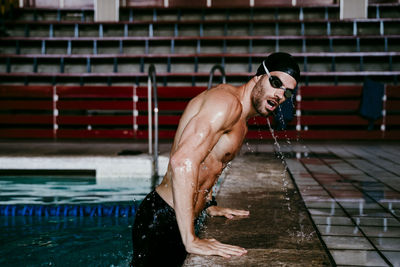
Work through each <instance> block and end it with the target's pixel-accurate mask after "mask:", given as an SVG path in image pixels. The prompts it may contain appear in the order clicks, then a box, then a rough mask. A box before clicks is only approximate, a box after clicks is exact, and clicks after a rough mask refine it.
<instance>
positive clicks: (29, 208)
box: [0, 203, 137, 217]
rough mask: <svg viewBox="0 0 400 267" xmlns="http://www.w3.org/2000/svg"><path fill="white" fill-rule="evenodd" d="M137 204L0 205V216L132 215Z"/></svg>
mask: <svg viewBox="0 0 400 267" xmlns="http://www.w3.org/2000/svg"><path fill="white" fill-rule="evenodd" d="M136 210H137V204H136V203H135V204H133V205H97V206H90V205H73V206H72V205H57V206H55V205H0V216H45V217H49V216H63V217H67V216H90V217H109V216H115V217H133V216H135V214H136Z"/></svg>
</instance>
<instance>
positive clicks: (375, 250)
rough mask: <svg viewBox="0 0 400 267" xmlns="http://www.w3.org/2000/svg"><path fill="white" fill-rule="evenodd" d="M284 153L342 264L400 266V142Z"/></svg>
mask: <svg viewBox="0 0 400 267" xmlns="http://www.w3.org/2000/svg"><path fill="white" fill-rule="evenodd" d="M282 152H284V154H289V155H292V157H291V158H287V159H286V163H287V166H288V169H289V171H290V173H291V174H292V177H293V178H294V181H295V183H296V185H297V187H298V189H299V191H300V193H301V196H302V198H303V200H304V202H305V204H306V207H307V208H308V211H309V213H310V214H311V216H312V219H313V221H314V223H315V225H316V227H317V228H318V231H319V233H320V235H321V236H322V240H323V242H324V243H325V245H326V247H327V248H328V249H329V252H330V254H331V255H332V257H333V259H334V260H335V262H336V264H337V265H338V266H353V265H357V266H400V193H399V191H400V183H399V182H400V177H399V174H400V165H399V162H400V145H399V144H397V143H391V144H357V145H355V144H346V145H344V144H343V145H342V144H335V145H332V144H329V145H328V144H326V145H324V144H320V145H315V144H314V145H311V144H310V145H307V146H300V145H298V146H291V147H285V148H283V149H282ZM293 156H294V157H293Z"/></svg>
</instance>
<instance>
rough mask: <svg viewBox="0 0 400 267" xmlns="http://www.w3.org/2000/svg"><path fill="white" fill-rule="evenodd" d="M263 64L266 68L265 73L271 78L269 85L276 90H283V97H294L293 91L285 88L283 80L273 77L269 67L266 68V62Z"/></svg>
mask: <svg viewBox="0 0 400 267" xmlns="http://www.w3.org/2000/svg"><path fill="white" fill-rule="evenodd" d="M262 64H263V66H264V69H265V72H266V73H267V75H268V77H269V78H268V80H269V83H270V84H271V86H272V87H274V88H277V89H282V90H283V92H284V93H283V95H284V96H285V98H286V99H288V98H290V97H292V95H293V90H291V89H288V88H286V87H284V86H283V83H282V81H281V79H279V78H278V77H277V76H273V75H271V74H270V73H269V71H268V69H267V67H266V66H265V60H264V61H263V63H262Z"/></svg>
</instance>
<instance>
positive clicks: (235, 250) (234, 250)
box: [215, 241, 247, 256]
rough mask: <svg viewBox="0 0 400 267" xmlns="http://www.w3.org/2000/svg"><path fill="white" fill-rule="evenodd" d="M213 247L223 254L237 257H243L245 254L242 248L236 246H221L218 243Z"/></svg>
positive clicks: (221, 244) (245, 251)
mask: <svg viewBox="0 0 400 267" xmlns="http://www.w3.org/2000/svg"><path fill="white" fill-rule="evenodd" d="M217 242H218V241H217ZM215 245H216V247H217V248H218V249H219V250H223V251H224V253H228V254H230V255H238V256H239V255H243V254H245V253H247V250H245V249H244V248H241V247H238V246H233V245H228V244H223V243H220V242H218V243H217V244H215Z"/></svg>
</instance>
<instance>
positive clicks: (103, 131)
mask: <svg viewBox="0 0 400 267" xmlns="http://www.w3.org/2000/svg"><path fill="white" fill-rule="evenodd" d="M205 89H206V88H204V87H159V88H158V101H159V133H160V138H161V139H172V138H173V136H174V134H175V130H176V127H177V125H178V123H179V118H180V115H181V114H182V111H183V109H184V108H185V107H186V105H187V103H188V101H189V100H190V99H191V98H192V97H194V96H195V95H197V94H199V93H200V92H202V91H204V90H205ZM361 93H362V88H361V86H301V87H300V88H299V93H298V95H299V97H300V96H301V99H298V100H299V101H297V102H296V109H297V110H299V112H300V113H299V112H298V115H300V116H297V117H295V118H294V120H293V121H292V122H290V123H289V124H288V129H287V130H285V131H275V133H276V135H277V136H278V138H280V139H287V138H290V139H297V138H300V139H328V140H333V139H334V140H336V139H357V140H360V139H369V140H372V139H379V140H389V139H396V140H399V139H400V130H399V129H400V108H399V107H400V87H399V86H391V85H388V86H387V89H386V95H387V101H386V103H385V109H386V116H385V117H384V118H383V119H380V120H377V121H376V122H375V129H374V130H373V131H367V127H368V121H367V120H366V119H364V118H362V117H360V115H359V113H358V109H359V105H360V99H361ZM0 97H1V100H0V111H1V114H2V115H1V116H0V138H44V139H51V138H55V139H70V138H74V139H76V138H80V139H93V138H103V139H121V138H123V139H131V138H136V139H146V138H147V134H148V131H147V127H148V118H147V88H146V87H136V86H83V87H81V86H11V85H10V86H4V85H2V86H0ZM270 122H271V123H272V124H274V120H273V118H270ZM381 125H385V131H382V130H381ZM247 138H249V139H261V138H263V139H270V138H272V136H271V133H270V131H269V129H268V126H267V122H266V119H265V118H261V117H255V118H253V119H251V120H249V132H248V135H247Z"/></svg>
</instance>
